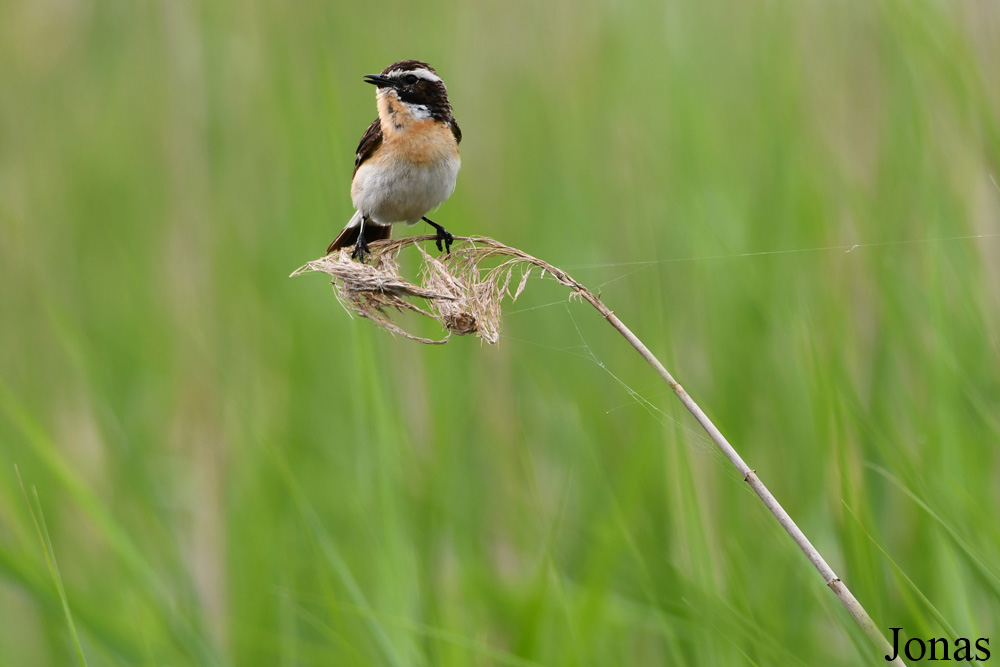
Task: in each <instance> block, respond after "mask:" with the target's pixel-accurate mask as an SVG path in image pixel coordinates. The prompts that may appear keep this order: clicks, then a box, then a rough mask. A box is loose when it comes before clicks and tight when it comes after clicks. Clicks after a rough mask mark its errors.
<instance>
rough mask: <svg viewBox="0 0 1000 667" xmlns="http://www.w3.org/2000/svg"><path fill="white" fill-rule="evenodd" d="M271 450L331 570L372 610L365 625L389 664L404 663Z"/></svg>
mask: <svg viewBox="0 0 1000 667" xmlns="http://www.w3.org/2000/svg"><path fill="white" fill-rule="evenodd" d="M270 450H271V454H272V456H273V459H274V461H275V463H276V464H277V467H278V470H280V471H281V473H282V477H283V478H284V480H285V484H286V486H287V488H288V490H289V491H290V492H291V494H292V497H293V498H294V499H295V503H296V505H297V506H298V507H299V511H300V512H301V515H302V517H303V518H304V519H305V522H306V524H307V525H308V526H309V528H310V529H311V531H312V536H313V539H315V540H316V543H317V545H319V548H320V551H321V552H322V554H323V556H324V557H325V558H326V560H327V562H328V563H329V565H330V566H331V567H332V568H333V571H334V573H335V574H336V575H337V578H338V579H339V580H340V583H341V585H342V586H343V587H344V588H345V589H346V590H347V593H348V595H350V597H351V600H352V601H353V603H354V604H355V605H356V606H357V607H359V608H361V609H367V610H371V613H370V614H366V615H365V620H366V621H367V623H368V628H369V630H370V631H371V634H372V638H373V639H374V640H375V642H376V643H377V645H378V646H379V648H380V649H381V650H382V653H383V657H384V658H385V660H386V661H387V662H388V663H389V664H392V665H396V666H397V667H401V666H402V665H405V664H406V662H405V661H404V660H403V659H402V657H401V656H400V655H399V654H398V652H397V651H396V647H395V646H393V644H392V641H391V640H390V639H389V634H388V632H386V630H385V628H384V627H383V624H382V622H381V620H380V619H379V617H378V614H377V613H376V612H375V610H374V609H373V608H372V607H371V605H370V604H369V603H368V600H367V598H366V596H365V594H364V592H363V591H362V589H361V587H360V586H359V585H358V582H357V580H356V579H355V577H354V575H353V574H352V573H351V569H350V567H349V566H348V564H347V561H345V560H344V558H343V556H342V555H341V554H340V550H339V549H338V547H337V544H336V542H335V541H334V540H333V539H332V538H331V537H330V534H329V533H328V532H327V530H326V528H325V527H324V526H323V523H322V521H320V519H319V515H317V514H316V510H315V509H313V507H312V505H311V503H310V502H309V500H308V499H307V498H306V495H305V493H304V492H303V491H302V488H301V487H300V486H299V484H298V483H297V482H296V481H295V477H294V475H293V474H292V471H291V470H290V469H289V468H288V464H287V462H286V461H285V460H284V458H283V457H282V456H281V455H280V453H279V452H278V450H277V448H273V447H272V448H270Z"/></svg>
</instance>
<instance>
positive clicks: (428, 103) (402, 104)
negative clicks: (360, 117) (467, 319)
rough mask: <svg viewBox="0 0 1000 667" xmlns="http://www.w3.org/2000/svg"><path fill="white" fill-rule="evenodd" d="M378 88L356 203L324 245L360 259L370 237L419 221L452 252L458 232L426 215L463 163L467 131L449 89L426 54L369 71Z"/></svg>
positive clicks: (355, 182)
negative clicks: (460, 123)
mask: <svg viewBox="0 0 1000 667" xmlns="http://www.w3.org/2000/svg"><path fill="white" fill-rule="evenodd" d="M363 78H364V80H365V81H366V82H367V83H370V84H373V85H374V86H375V87H376V92H375V100H376V104H377V106H378V118H376V119H375V120H374V121H372V124H371V125H369V126H368V129H367V130H366V131H365V133H364V135H363V136H362V137H361V142H360V143H359V144H358V150H357V152H356V153H355V156H354V175H353V177H352V180H351V201H352V202H353V204H354V208H355V209H356V211H355V213H354V215H353V216H352V217H351V219H350V221H349V222H348V223H347V226H346V227H344V229H343V231H341V232H340V234H339V235H338V236H337V238H336V239H334V241H333V243H331V244H330V246H329V247H328V248H327V249H326V252H327V254H329V253H331V252H333V251H334V250H337V249H338V248H353V249H352V251H351V258H352V259H354V258H355V257H357V258H358V260H359V261H360V262H362V263H364V261H365V255H367V254H370V251H369V249H368V244H369V242H371V241H378V240H382V239H388V238H389V236H390V233H391V231H392V225H393V224H394V223H397V222H405V223H407V224H410V225H414V224H416V223H418V222H420V221H421V220H423V221H424V222H427V223H429V224H430V225H431V226H432V227H434V229H435V230H437V236H436V239H435V241H436V245H437V248H438V250H439V251H441V250H442V247H441V243H442V242H444V249H443V250H444V251H445V252H449V253H450V252H451V244H452V242H453V241H454V236H452V235H451V234H450V233H449V232H448V231H446V230H445V228H444V227H442V226H441V225H439V224H437V223H436V222H434V221H432V220H430V219H429V218H427V213H429V212H430V211H431V210H432V209H435V208H437V207H438V206H440V205H441V204H442V203H444V201H445V200H446V199H448V197H450V196H451V193H452V192H454V190H455V181H456V179H457V177H458V170H459V167H460V166H461V164H462V161H461V158H460V157H459V154H458V144H459V143H460V142H461V141H462V130H461V129H460V128H459V126H458V122H457V121H456V120H455V117H454V116H453V115H452V109H451V103H450V102H449V101H448V89H447V88H446V87H445V85H444V81H442V80H441V77H440V76H439V75H438V73H437V71H436V70H435V69H434V68H433V67H431V66H430V65H428V64H427V63H425V62H423V61H421V60H400V61H398V62H394V63H393V64H391V65H389V66H388V67H386V68H385V69H384V70H382V73H381V74H366V75H365V76H364V77H363Z"/></svg>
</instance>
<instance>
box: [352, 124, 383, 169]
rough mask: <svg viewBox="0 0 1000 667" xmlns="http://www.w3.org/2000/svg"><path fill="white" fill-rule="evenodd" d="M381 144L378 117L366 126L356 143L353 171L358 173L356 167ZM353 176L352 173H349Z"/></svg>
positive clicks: (380, 127) (380, 129)
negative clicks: (359, 141) (356, 149)
mask: <svg viewBox="0 0 1000 667" xmlns="http://www.w3.org/2000/svg"><path fill="white" fill-rule="evenodd" d="M381 145H382V123H381V122H380V121H379V119H378V118H376V119H375V120H373V121H372V124H371V125H369V126H368V129H367V130H365V134H364V136H362V137H361V143H359V144H358V151H357V154H356V155H355V156H354V173H355V174H356V173H358V167H360V166H361V165H362V164H364V161H365V160H367V159H368V158H370V157H371V156H372V153H374V152H375V151H376V150H377V149H378V147H379V146H381ZM351 178H354V175H353V174H352V175H351Z"/></svg>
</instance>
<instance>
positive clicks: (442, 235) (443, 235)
mask: <svg viewBox="0 0 1000 667" xmlns="http://www.w3.org/2000/svg"><path fill="white" fill-rule="evenodd" d="M423 220H424V222H426V223H427V224H428V225H430V226H431V227H433V228H434V229H436V230H437V238H436V239H434V241H435V242H436V243H437V249H438V250H442V248H441V241H444V248H443V249H444V251H445V252H447V253H450V252H451V244H452V241H454V240H455V237H454V236H452V235H451V232H449V231H448V230H447V229H445V228H444V227H442V226H441V225H439V224H438V223H436V222H434V221H433V220H428V219H427V218H424V219H423Z"/></svg>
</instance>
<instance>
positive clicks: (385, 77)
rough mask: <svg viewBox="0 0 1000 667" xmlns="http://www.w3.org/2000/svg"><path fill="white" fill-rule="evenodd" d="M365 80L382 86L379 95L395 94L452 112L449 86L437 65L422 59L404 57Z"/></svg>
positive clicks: (430, 107) (432, 108) (379, 87)
mask: <svg viewBox="0 0 1000 667" xmlns="http://www.w3.org/2000/svg"><path fill="white" fill-rule="evenodd" d="M364 79H365V81H367V82H368V83H371V84H373V85H375V86H376V87H378V97H382V96H384V95H394V96H396V97H397V98H399V100H400V101H401V102H403V103H405V104H408V105H415V106H420V107H426V108H427V109H429V110H430V111H432V112H437V113H441V112H448V113H450V112H451V105H450V104H449V103H448V89H447V88H446V87H445V85H444V81H442V80H441V77H440V76H438V74H437V72H435V71H434V68H433V67H431V66H430V65H428V64H427V63H425V62H423V61H420V60H400V61H399V62H396V63H393V64H391V65H389V66H388V67H386V68H385V69H384V70H382V73H381V74H366V75H365V77H364Z"/></svg>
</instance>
